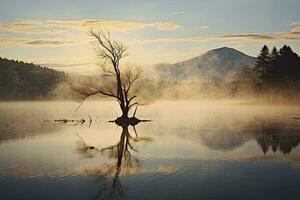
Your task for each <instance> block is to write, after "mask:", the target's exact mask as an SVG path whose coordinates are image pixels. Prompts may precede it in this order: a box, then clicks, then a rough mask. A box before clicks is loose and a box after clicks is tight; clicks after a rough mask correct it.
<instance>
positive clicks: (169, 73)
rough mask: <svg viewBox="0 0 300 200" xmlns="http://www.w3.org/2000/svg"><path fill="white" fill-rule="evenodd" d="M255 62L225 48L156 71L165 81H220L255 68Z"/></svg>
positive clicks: (159, 66)
mask: <svg viewBox="0 0 300 200" xmlns="http://www.w3.org/2000/svg"><path fill="white" fill-rule="evenodd" d="M255 61H256V59H255V58H253V57H250V56H248V55H246V54H244V53H242V52H240V51H238V50H236V49H232V48H228V47H223V48H219V49H213V50H211V51H208V52H206V53H205V54H203V55H201V56H197V57H194V58H192V59H190V60H186V61H183V62H179V63H175V64H159V65H157V66H156V70H157V72H158V74H159V75H160V78H162V79H164V80H187V79H188V80H191V79H193V80H201V81H219V80H224V79H225V77H226V76H227V75H230V74H231V73H233V72H236V71H238V70H240V69H243V68H247V67H253V66H254V63H255Z"/></svg>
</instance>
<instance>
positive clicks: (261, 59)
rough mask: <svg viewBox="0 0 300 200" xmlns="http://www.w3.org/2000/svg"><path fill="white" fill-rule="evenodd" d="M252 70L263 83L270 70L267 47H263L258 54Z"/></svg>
mask: <svg viewBox="0 0 300 200" xmlns="http://www.w3.org/2000/svg"><path fill="white" fill-rule="evenodd" d="M254 69H255V70H256V72H257V73H258V75H259V77H260V79H261V81H262V82H264V81H265V78H266V74H267V73H268V72H269V70H270V51H269V48H268V47H267V45H264V46H263V47H262V49H261V51H260V53H259V54H258V56H257V61H256V64H255V68H254Z"/></svg>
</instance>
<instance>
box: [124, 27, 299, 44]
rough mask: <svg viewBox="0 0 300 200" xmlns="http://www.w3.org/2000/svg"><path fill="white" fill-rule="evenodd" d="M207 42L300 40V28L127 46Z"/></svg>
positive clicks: (137, 41) (157, 40)
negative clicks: (288, 30) (287, 30)
mask: <svg viewBox="0 0 300 200" xmlns="http://www.w3.org/2000/svg"><path fill="white" fill-rule="evenodd" d="M208 40H226V41H252V42H261V41H275V40H300V26H296V27H294V28H293V29H292V30H291V31H290V32H273V33H260V34H252V33H243V34H227V35H206V36H194V37H182V38H170V37H169V38H155V39H143V40H135V41H129V42H128V43H129V44H144V43H146V44H147V43H170V42H202V41H208Z"/></svg>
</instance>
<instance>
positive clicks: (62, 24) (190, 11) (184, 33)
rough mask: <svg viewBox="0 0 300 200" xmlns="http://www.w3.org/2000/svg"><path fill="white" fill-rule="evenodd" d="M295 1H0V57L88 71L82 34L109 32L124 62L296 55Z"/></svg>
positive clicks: (91, 50) (92, 61) (299, 26)
mask: <svg viewBox="0 0 300 200" xmlns="http://www.w3.org/2000/svg"><path fill="white" fill-rule="evenodd" d="M299 10H300V1H299V0H284V1H283V0H127V1H125V0H106V1H103V0H51V1H49V0H48V1H46V0H0V56H1V57H7V58H10V59H18V60H23V61H26V62H33V63H37V64H41V65H47V66H50V67H54V68H55V69H58V70H64V71H69V72H80V73H91V72H93V70H94V69H95V68H97V65H96V64H97V62H99V60H98V59H97V57H96V52H95V46H94V45H93V44H92V41H93V39H92V38H91V37H90V36H89V35H88V31H90V30H100V29H103V30H106V31H110V32H111V37H112V39H115V40H117V41H120V42H123V43H124V44H125V45H126V46H127V47H128V51H129V56H128V57H127V58H126V59H124V62H126V63H130V64H136V65H141V66H149V67H150V66H151V65H153V64H157V63H175V62H178V61H182V60H186V59H189V58H192V57H194V56H198V55H201V54H202V53H205V52H206V51H208V50H211V49H215V48H219V47H224V46H227V47H232V48H236V49H238V50H240V51H242V52H244V53H246V54H248V55H251V56H256V55H257V53H258V52H259V50H260V48H261V47H262V46H263V45H264V44H267V45H268V46H270V48H272V47H273V46H276V47H278V48H280V47H281V46H282V45H284V44H288V45H290V46H291V47H292V48H293V49H294V51H295V52H297V53H300V12H299Z"/></svg>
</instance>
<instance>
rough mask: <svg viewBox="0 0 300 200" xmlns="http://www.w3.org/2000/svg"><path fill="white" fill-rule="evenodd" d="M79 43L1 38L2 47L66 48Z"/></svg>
mask: <svg viewBox="0 0 300 200" xmlns="http://www.w3.org/2000/svg"><path fill="white" fill-rule="evenodd" d="M77 43H78V42H77V41H72V40H60V39H28V38H0V46H31V47H42V46H64V45H73V44H77Z"/></svg>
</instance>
